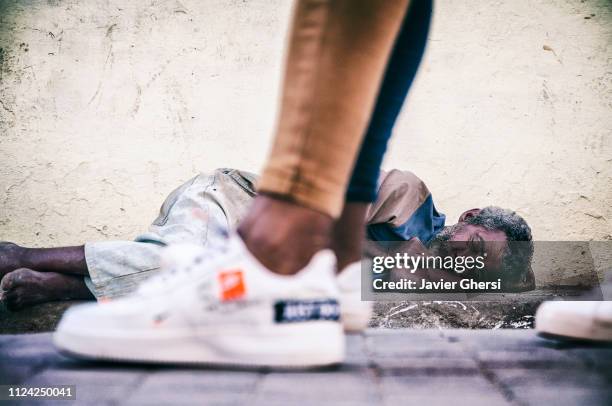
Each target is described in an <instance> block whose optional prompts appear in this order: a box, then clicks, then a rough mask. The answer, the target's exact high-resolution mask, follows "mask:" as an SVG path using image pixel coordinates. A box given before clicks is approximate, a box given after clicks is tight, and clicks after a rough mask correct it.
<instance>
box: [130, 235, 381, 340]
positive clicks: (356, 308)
mask: <svg viewBox="0 0 612 406" xmlns="http://www.w3.org/2000/svg"><path fill="white" fill-rule="evenodd" d="M222 248H223V247H220V246H215V247H212V248H211V247H204V248H203V247H202V246H201V245H196V244H174V245H170V246H168V247H166V248H165V249H164V251H163V252H162V255H161V269H162V272H160V273H159V274H158V275H156V276H155V277H152V278H151V279H149V280H147V281H146V282H144V283H142V284H141V285H140V286H139V287H138V290H137V291H136V294H139V295H145V296H150V295H161V294H164V293H165V292H167V291H171V290H173V289H175V288H176V287H177V286H178V285H180V284H181V283H182V282H181V278H179V277H177V274H179V273H183V272H185V271H186V270H187V269H189V267H190V266H191V264H192V263H193V262H195V261H199V260H201V259H198V257H200V258H205V257H206V256H208V255H213V253H214V252H215V250H220V249H222ZM336 283H337V284H338V288H339V289H340V320H341V321H342V325H343V327H344V331H345V332H346V333H360V332H362V331H364V330H365V329H366V328H367V327H368V322H369V321H370V318H371V317H372V304H371V302H363V301H361V262H359V261H357V262H354V263H352V264H350V265H348V266H347V267H345V268H344V270H343V271H342V272H341V273H339V274H338V275H337V276H336Z"/></svg>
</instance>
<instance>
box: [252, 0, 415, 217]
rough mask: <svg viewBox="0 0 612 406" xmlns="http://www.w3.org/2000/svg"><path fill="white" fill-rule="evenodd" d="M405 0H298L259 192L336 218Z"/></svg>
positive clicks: (406, 1) (404, 7)
mask: <svg viewBox="0 0 612 406" xmlns="http://www.w3.org/2000/svg"><path fill="white" fill-rule="evenodd" d="M408 1H409V0H384V1H382V0H381V1H376V0H299V1H298V2H297V4H296V8H295V11H294V20H293V27H292V31H291V35H290V39H289V41H290V42H289V50H288V57H287V62H286V68H285V69H286V72H285V81H284V87H283V95H282V105H281V109H280V116H279V120H278V125H277V130H276V137H275V140H274V144H273V147H272V151H271V155H270V157H269V159H268V163H267V165H266V167H265V169H264V172H263V175H262V178H261V179H260V182H259V185H258V186H259V191H260V192H262V193H269V194H276V195H281V196H284V197H286V198H288V199H290V200H292V201H295V202H297V203H299V204H302V205H304V206H306V207H310V208H312V209H315V210H319V211H321V212H323V213H326V214H329V215H330V216H332V217H338V215H339V214H340V212H341V210H342V206H343V202H344V194H345V191H346V187H347V184H348V181H349V177H350V172H351V170H352V168H353V165H354V161H355V159H356V155H357V153H358V149H359V146H360V145H361V141H362V138H363V136H364V133H365V130H366V126H367V124H368V122H369V119H370V115H371V113H372V109H373V106H374V102H375V98H376V96H377V93H378V89H379V87H380V83H381V81H382V77H383V74H384V70H385V67H386V63H387V60H388V58H389V54H390V51H391V48H392V46H393V43H394V39H395V37H396V35H397V33H398V31H399V28H400V25H401V21H402V19H403V17H404V14H405V12H406V9H407V7H408Z"/></svg>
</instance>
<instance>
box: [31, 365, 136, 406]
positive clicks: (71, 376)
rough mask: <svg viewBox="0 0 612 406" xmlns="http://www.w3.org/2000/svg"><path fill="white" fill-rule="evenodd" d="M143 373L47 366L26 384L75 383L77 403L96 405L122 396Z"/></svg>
mask: <svg viewBox="0 0 612 406" xmlns="http://www.w3.org/2000/svg"><path fill="white" fill-rule="evenodd" d="M144 377H145V373H144V371H136V370H131V369H127V370H126V369H122V368H121V369H120V368H93V367H92V368H89V369H83V368H74V369H46V370H44V371H42V372H41V373H39V374H36V375H34V376H33V377H31V378H29V379H27V380H26V381H24V382H23V384H25V385H33V386H49V385H76V398H77V402H78V405H79V406H80V405H90V404H91V405H95V404H100V403H105V402H111V403H113V402H117V401H120V400H121V399H124V398H125V397H126V396H127V394H129V393H130V392H131V391H133V390H134V388H136V387H137V386H138V384H139V382H140V381H142V380H143V379H144Z"/></svg>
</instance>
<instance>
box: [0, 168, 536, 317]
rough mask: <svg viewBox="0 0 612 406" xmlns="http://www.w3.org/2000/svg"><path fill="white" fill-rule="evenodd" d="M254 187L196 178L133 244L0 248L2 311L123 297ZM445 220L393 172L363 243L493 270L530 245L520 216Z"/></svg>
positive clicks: (243, 206)
mask: <svg viewBox="0 0 612 406" xmlns="http://www.w3.org/2000/svg"><path fill="white" fill-rule="evenodd" d="M255 183H256V176H255V175H254V174H251V173H249V172H245V171H240V170H236V169H217V170H215V171H214V172H213V173H209V174H200V175H198V176H196V177H194V178H193V179H191V180H189V181H188V182H186V183H184V184H183V185H181V186H180V187H179V188H177V189H176V190H174V191H173V192H172V193H171V194H170V195H169V196H168V198H167V199H166V200H165V202H164V203H163V205H162V207H161V209H160V214H159V216H158V217H157V219H155V221H153V223H152V225H151V226H150V228H149V231H148V232H147V233H145V234H142V235H140V236H138V237H136V239H135V240H134V241H104V242H89V243H86V244H85V245H82V246H76V247H60V248H25V247H21V246H18V245H16V244H13V243H8V242H3V243H0V277H1V278H2V281H1V283H0V289H1V290H0V292H1V295H2V296H1V297H2V301H3V302H4V303H5V305H6V306H7V308H9V309H11V310H18V309H21V308H24V307H26V306H30V305H33V304H36V303H41V302H46V301H53V300H69V299H94V298H95V299H103V298H113V297H118V296H123V295H125V294H128V293H130V292H132V291H134V290H135V289H136V288H137V287H138V285H139V284H140V283H141V282H142V281H144V280H145V279H147V278H149V277H150V276H152V275H154V274H155V273H157V272H158V271H159V269H160V251H161V250H162V248H163V247H165V246H166V245H169V244H176V243H195V244H200V245H204V246H211V247H214V246H215V244H217V243H219V242H220V240H221V239H223V238H225V233H226V232H227V230H229V229H233V228H235V226H236V225H237V224H238V223H239V222H240V220H241V219H242V217H243V216H244V214H245V213H246V211H247V209H248V206H249V204H250V202H251V200H252V199H253V198H254V197H255V195H256V192H255ZM445 220H446V218H445V216H444V214H441V213H439V212H438V211H437V210H436V208H435V206H434V203H433V200H432V197H431V194H430V192H429V190H428V189H427V186H426V185H425V184H424V183H423V181H422V180H421V179H419V178H418V177H417V176H416V175H414V174H413V173H411V172H408V171H400V170H392V171H390V172H387V173H383V174H382V175H381V178H380V180H379V191H378V199H377V200H376V201H375V202H374V204H372V205H371V207H370V208H369V210H368V214H367V233H366V234H367V239H368V240H370V241H379V242H380V241H409V240H411V241H412V242H413V243H417V244H416V245H417V246H418V247H419V249H420V247H422V248H423V249H425V246H427V245H428V244H430V243H431V242H434V241H435V242H440V241H470V242H476V243H477V244H474V245H477V246H479V247H480V248H478V249H479V250H482V249H487V250H488V252H489V253H490V255H489V259H488V261H489V262H490V265H491V267H492V268H499V269H501V268H503V266H504V261H506V260H507V258H508V257H509V256H510V255H509V252H508V251H509V249H507V248H506V247H507V246H508V244H507V242H509V241H531V229H530V228H529V226H528V225H527V223H526V222H525V220H524V219H523V218H522V217H520V216H519V215H518V214H516V213H514V212H513V211H510V210H506V209H502V208H499V207H495V206H489V207H486V208H484V209H471V210H467V211H465V212H464V213H463V214H462V215H461V216H460V217H459V220H458V222H457V224H455V225H453V226H449V227H445ZM270 232H274V230H270ZM500 242H502V243H501V244H500ZM504 242H505V243H504ZM421 243H422V244H421ZM414 245H415V244H413V246H414ZM470 246H471V244H469V245H466V247H467V248H468V249H469V247H470ZM333 248H334V247H332V249H333ZM474 255H478V252H474ZM530 259H531V258H530V256H525V257H524V258H523V260H524V262H525V263H524V264H521V266H520V267H518V268H517V267H516V266H515V267H513V272H515V273H518V274H516V275H513V278H512V280H514V281H515V282H514V286H512V287H511V290H514V291H521V290H522V291H524V290H530V289H533V288H534V277H533V272H532V270H531V266H530ZM517 269H519V270H518V271H517Z"/></svg>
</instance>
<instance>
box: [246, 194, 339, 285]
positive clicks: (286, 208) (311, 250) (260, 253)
mask: <svg viewBox="0 0 612 406" xmlns="http://www.w3.org/2000/svg"><path fill="white" fill-rule="evenodd" d="M332 223H333V220H332V219H331V217H329V216H327V215H325V214H322V213H320V212H317V211H315V210H312V209H309V208H306V207H302V206H299V205H297V204H295V203H293V202H288V201H284V200H281V199H280V198H278V197H273V196H266V195H260V196H258V197H257V198H256V199H255V202H254V204H253V206H252V208H251V211H250V212H249V214H248V215H247V217H246V218H245V219H244V220H243V221H242V223H241V224H240V226H239V227H238V233H239V234H240V236H241V237H242V239H243V240H244V243H245V245H246V246H247V248H248V249H249V251H250V252H251V253H252V254H253V255H254V256H255V257H256V258H257V259H258V260H259V261H260V262H261V263H262V264H263V265H264V266H266V267H267V268H268V269H270V270H271V271H272V272H275V273H279V274H285V275H287V274H289V275H290V274H295V273H297V272H298V271H299V270H300V269H302V268H304V267H305V266H306V265H308V263H309V262H310V259H311V258H312V256H313V255H314V254H315V253H317V252H318V251H320V250H321V249H324V248H326V247H328V246H329V236H330V232H331V227H332Z"/></svg>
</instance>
